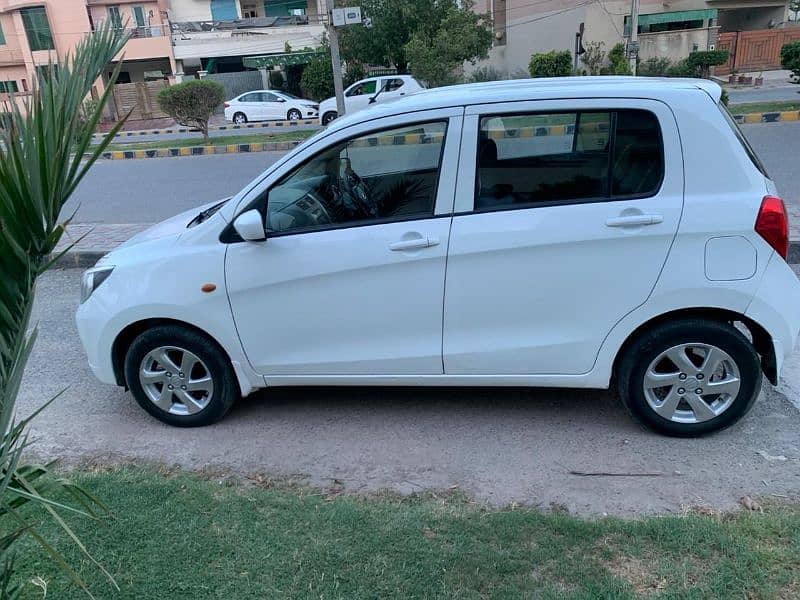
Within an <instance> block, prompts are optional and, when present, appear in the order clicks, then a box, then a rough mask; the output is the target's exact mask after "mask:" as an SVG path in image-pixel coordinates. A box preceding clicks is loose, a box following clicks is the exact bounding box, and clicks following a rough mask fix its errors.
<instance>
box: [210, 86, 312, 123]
mask: <svg viewBox="0 0 800 600" xmlns="http://www.w3.org/2000/svg"><path fill="white" fill-rule="evenodd" d="M224 108H225V120H226V121H230V122H231V123H235V124H236V125H242V124H244V123H247V122H248V121H270V120H278V119H281V120H282V119H288V120H289V121H299V120H300V119H314V118H316V117H317V114H318V113H319V104H317V103H316V102H314V101H313V100H304V99H303V98H298V97H297V96H293V95H292V94H289V93H287V92H278V91H275V90H255V91H252V92H245V93H244V94H240V95H239V96H236V98H234V99H233V100H228V101H227V102H226V103H225V104H224Z"/></svg>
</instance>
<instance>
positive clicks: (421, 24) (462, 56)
mask: <svg viewBox="0 0 800 600" xmlns="http://www.w3.org/2000/svg"><path fill="white" fill-rule="evenodd" d="M347 3H348V4H350V5H353V6H355V5H359V6H361V8H362V12H363V14H364V15H365V16H368V17H369V18H370V19H371V20H372V28H370V29H367V28H366V27H361V26H358V25H354V26H350V27H344V28H342V30H341V33H340V35H339V39H340V43H341V48H342V58H343V59H344V60H346V61H348V62H349V61H355V62H360V63H363V64H372V65H386V66H393V67H395V68H396V69H397V71H398V72H399V73H408V72H409V67H410V62H411V61H410V58H409V56H408V50H409V43H411V42H412V40H417V41H416V42H414V44H413V45H412V46H411V49H412V50H413V51H414V52H415V53H416V54H415V58H416V60H417V61H418V62H419V63H420V68H421V69H422V71H424V72H426V73H427V72H429V71H431V69H430V67H431V65H430V61H429V58H430V56H431V54H432V53H431V52H425V51H424V50H425V49H424V48H422V45H423V44H426V43H430V44H434V43H435V44H437V46H438V47H439V48H440V49H441V48H442V47H446V46H447V44H448V43H452V44H453V45H454V46H456V48H453V49H450V48H446V55H445V59H446V60H447V61H448V62H449V63H450V64H451V65H452V64H453V63H454V62H458V64H460V63H462V62H464V61H475V60H476V59H477V58H480V57H483V56H485V55H486V51H488V48H489V47H491V31H490V30H489V27H488V25H489V18H488V16H487V15H477V14H476V13H474V12H473V10H472V6H473V4H472V1H471V0H466V1H465V2H460V3H459V2H457V1H456V0H348V2H347ZM476 27H477V28H479V29H480V30H481V31H478V32H475V31H473V30H472V29H473V28H476ZM441 30H443V31H441ZM487 34H488V35H487ZM453 35H466V36H467V39H466V40H463V41H462V40H459V39H457V38H454V37H453ZM487 40H488V42H487ZM484 46H486V51H484V49H483V47H484ZM433 76H434V77H439V74H438V73H434V74H433Z"/></svg>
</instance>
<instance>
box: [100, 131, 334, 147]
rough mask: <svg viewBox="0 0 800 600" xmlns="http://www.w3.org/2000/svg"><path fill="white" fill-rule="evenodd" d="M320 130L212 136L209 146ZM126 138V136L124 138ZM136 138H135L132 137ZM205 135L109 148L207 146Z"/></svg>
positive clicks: (296, 136)
mask: <svg viewBox="0 0 800 600" xmlns="http://www.w3.org/2000/svg"><path fill="white" fill-rule="evenodd" d="M317 131H318V130H314V129H312V130H309V129H297V130H292V131H285V132H281V133H251V134H239V135H224V136H219V137H212V138H211V139H210V141H209V143H208V145H209V146H226V145H228V144H258V143H263V142H289V141H295V140H305V139H307V138H310V137H311V136H312V135H314V134H315V133H317ZM123 139H124V138H123ZM131 139H135V138H131ZM205 145H206V144H205V143H204V142H203V137H202V136H200V135H199V134H198V135H197V136H196V137H191V138H182V139H178V140H158V141H153V142H114V143H112V144H110V145H109V147H108V149H109V150H155V149H158V148H185V147H189V146H205Z"/></svg>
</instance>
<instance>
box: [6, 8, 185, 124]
mask: <svg viewBox="0 0 800 600" xmlns="http://www.w3.org/2000/svg"><path fill="white" fill-rule="evenodd" d="M106 19H111V20H112V21H113V22H114V23H116V24H117V26H118V27H124V28H127V29H129V33H130V35H131V39H130V41H129V42H128V43H127V44H126V45H125V48H124V50H123V54H124V56H125V67H124V69H123V71H122V73H121V75H120V81H121V82H136V81H144V80H145V79H147V78H148V77H151V78H161V79H164V78H166V77H168V76H170V75H172V74H173V73H174V59H173V58H172V45H171V42H170V37H169V25H168V21H167V0H150V1H131V0H114V1H109V0H33V1H32V0H0V103H2V106H0V110H3V111H8V110H9V109H10V105H9V104H8V103H9V101H10V98H9V94H11V93H16V94H18V95H20V94H24V93H25V92H28V91H30V90H31V88H32V85H33V82H34V80H35V78H36V77H37V74H38V73H41V72H42V69H44V68H46V67H47V65H48V63H49V62H50V61H57V60H61V59H63V58H64V57H65V56H66V55H67V54H68V53H69V52H71V51H72V50H73V49H74V48H75V46H76V44H77V43H78V42H80V41H81V39H83V37H84V36H86V35H88V34H90V33H91V32H92V31H93V30H94V28H95V27H96V26H97V25H98V24H99V23H100V22H102V21H104V20H106ZM113 67H114V65H113V64H112V65H110V66H109V73H107V74H106V78H107V76H108V74H110V72H111V70H113ZM102 85H103V82H98V86H97V88H96V89H95V90H94V93H95V94H99V93H100V91H101V88H102Z"/></svg>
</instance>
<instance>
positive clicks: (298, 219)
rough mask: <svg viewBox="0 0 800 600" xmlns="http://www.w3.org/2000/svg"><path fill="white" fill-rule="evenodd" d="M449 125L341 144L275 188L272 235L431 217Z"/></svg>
mask: <svg viewBox="0 0 800 600" xmlns="http://www.w3.org/2000/svg"><path fill="white" fill-rule="evenodd" d="M446 127H447V126H446V124H445V123H444V122H434V123H425V124H421V125H411V126H407V127H401V128H397V129H389V130H385V131H381V132H378V133H371V134H368V135H365V136H361V137H358V138H355V139H351V140H348V141H347V142H343V143H341V144H337V145H336V146H333V147H332V148H329V149H327V150H325V151H323V152H322V153H320V154H318V155H317V156H315V157H314V158H312V159H311V160H310V161H308V162H307V163H305V164H304V165H302V166H301V167H299V168H298V169H297V170H295V171H294V172H293V173H291V174H290V175H288V176H287V177H286V178H284V179H283V180H282V181H281V182H279V183H278V184H277V185H275V186H274V187H273V188H272V189H271V190H270V191H269V197H268V205H267V219H266V223H267V229H268V230H269V231H270V232H271V233H273V234H276V233H277V234H282V233H290V232H297V231H309V230H316V229H329V228H335V227H342V226H349V225H355V224H370V223H372V222H387V221H391V220H398V219H409V218H416V217H418V218H424V217H430V216H432V215H433V208H434V204H435V201H436V184H437V179H438V173H439V164H440V162H441V155H442V148H443V146H444V137H445V130H446Z"/></svg>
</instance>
